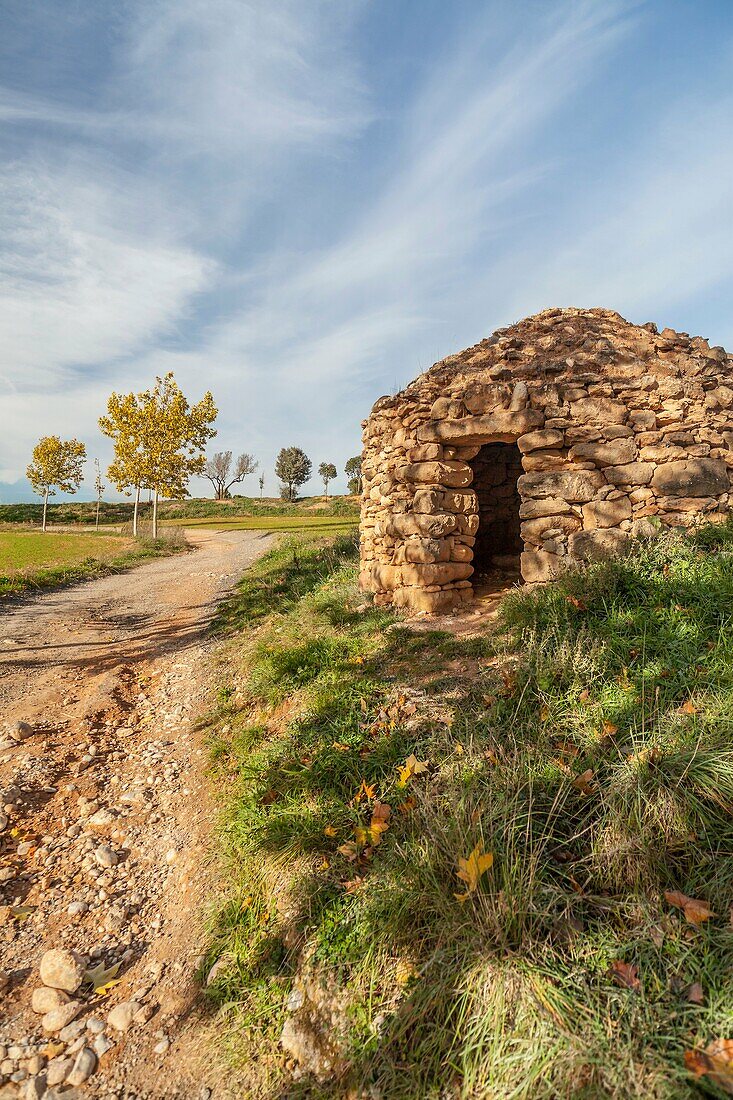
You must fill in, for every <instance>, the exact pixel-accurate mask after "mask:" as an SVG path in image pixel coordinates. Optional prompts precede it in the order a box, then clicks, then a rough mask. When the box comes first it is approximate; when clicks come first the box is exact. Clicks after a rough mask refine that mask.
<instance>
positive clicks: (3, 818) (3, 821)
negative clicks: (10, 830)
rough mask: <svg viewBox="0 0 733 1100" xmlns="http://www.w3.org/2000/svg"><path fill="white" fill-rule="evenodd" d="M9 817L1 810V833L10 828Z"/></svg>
mask: <svg viewBox="0 0 733 1100" xmlns="http://www.w3.org/2000/svg"><path fill="white" fill-rule="evenodd" d="M8 821H9V818H8V815H7V814H5V813H3V812H2V811H1V810H0V833H4V832H5V830H6V829H7V827H8Z"/></svg>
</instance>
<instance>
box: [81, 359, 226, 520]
mask: <svg viewBox="0 0 733 1100" xmlns="http://www.w3.org/2000/svg"><path fill="white" fill-rule="evenodd" d="M216 415H217V408H216V405H215V404H214V399H213V397H212V396H211V394H210V393H205V394H204V396H203V398H202V399H201V401H199V402H198V403H197V404H195V405H190V404H189V402H188V400H187V398H186V397H185V395H184V394H183V393H182V391H181V389H180V387H179V385H178V383H177V382H176V380H175V378H174V376H173V374H172V373H168V374H166V375H165V377H163V378H156V380H155V386H154V387H153V389H152V390H145V391H143V392H142V393H137V394H135V393H129V394H117V393H113V394H112V396H111V397H110V399H109V402H108V403H107V416H103V417H101V419H100V421H99V426H100V428H101V429H102V431H103V432H104V434H105V435H108V436H110V438H111V439H113V440H114V461H113V462H112V464H111V466H110V467H109V476H110V477H111V478H112V480H113V481H114V482H115V484H116V486H117V488H118V489H122V490H124V491H127V492H129V491H130V490H134V492H135V510H134V513H133V517H134V518H133V533H134V534H137V533H138V520H137V517H138V505H139V500H140V489H141V488H143V487H144V488H147V489H151V490H152V493H153V538H157V536H158V499H159V497H161V496H164V497H174V498H180V497H184V496H187V495H188V481H189V478H190V477H191V476H192V475H193V474H198V473H201V472H202V470H203V468H204V464H205V462H206V459H205V456H204V453H203V450H204V447H205V446H206V443H207V441H208V440H209V439H211V438H212V436H214V435H216V429H215V428H214V427H213V426H212V425H213V422H214V420H215V419H216Z"/></svg>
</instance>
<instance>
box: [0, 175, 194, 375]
mask: <svg viewBox="0 0 733 1100" xmlns="http://www.w3.org/2000/svg"><path fill="white" fill-rule="evenodd" d="M83 167H86V168H87V170H89V174H85V173H84V171H83ZM118 184H119V181H118V180H114V179H110V178H109V177H107V178H105V177H104V176H102V175H101V173H100V168H99V164H98V163H97V162H96V161H95V162H93V163H92V164H86V165H85V166H82V165H79V166H76V167H73V168H72V167H67V169H66V170H65V171H63V172H59V171H58V170H56V171H54V170H53V169H52V168H51V167H50V166H48V165H44V164H43V163H41V162H39V161H30V160H29V161H24V162H22V163H19V164H13V165H10V166H8V167H7V168H6V169H5V171H4V172H2V174H0V236H2V239H3V242H4V248H3V259H2V261H0V274H1V276H2V278H1V281H0V347H1V348H2V352H1V358H0V393H2V391H3V390H8V389H13V390H19V391H22V392H25V393H30V392H34V391H38V390H44V391H46V392H47V393H48V392H50V391H54V390H57V389H58V388H59V387H60V386H61V385H62V384H70V383H71V382H72V380H73V375H74V373H76V372H78V371H79V370H80V369H83V368H85V367H90V366H95V365H99V364H106V365H108V364H109V363H110V361H113V360H115V359H119V358H120V357H122V356H126V355H131V354H133V353H134V352H135V351H138V350H140V348H141V347H142V346H143V345H144V343H145V342H146V341H148V340H150V339H152V338H156V337H158V338H159V337H160V336H161V335H163V334H165V333H166V332H168V331H169V330H170V328H171V326H173V325H174V324H175V323H176V320H177V319H178V318H179V317H180V316H181V314H182V312H183V311H184V310H185V308H186V306H187V304H188V302H189V301H190V299H191V296H192V295H194V294H195V293H196V292H197V291H199V290H200V289H201V288H202V287H203V286H204V284H205V282H206V279H207V278H208V277H210V275H211V272H212V268H213V265H212V264H211V263H210V262H209V261H207V260H206V259H204V258H203V257H201V256H199V255H197V254H196V253H194V252H193V251H192V250H190V249H187V248H185V247H184V246H182V245H179V244H177V243H176V242H175V241H170V240H167V239H166V238H165V236H159V237H158V239H156V237H155V236H154V235H150V234H147V235H145V234H144V233H143V231H142V230H143V225H138V226H137V227H136V226H135V225H134V224H131V221H133V223H134V220H137V221H138V222H141V221H144V219H140V218H139V217H138V218H136V219H132V217H131V215H132V211H131V205H134V204H131V196H130V194H129V192H122V193H120V194H118V193H117V190H116V188H117V186H118Z"/></svg>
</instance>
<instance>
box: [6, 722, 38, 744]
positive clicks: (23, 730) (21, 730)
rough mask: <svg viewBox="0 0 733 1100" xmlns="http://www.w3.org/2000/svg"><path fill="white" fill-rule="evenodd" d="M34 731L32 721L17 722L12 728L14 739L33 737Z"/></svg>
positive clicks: (23, 739)
mask: <svg viewBox="0 0 733 1100" xmlns="http://www.w3.org/2000/svg"><path fill="white" fill-rule="evenodd" d="M33 733H34V730H33V726H32V725H31V724H30V722H16V723H15V725H14V726H12V727H11V730H10V736H11V737H12V739H13V741H25V740H27V738H29V737H32V736H33Z"/></svg>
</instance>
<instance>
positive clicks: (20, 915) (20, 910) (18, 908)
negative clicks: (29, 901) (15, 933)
mask: <svg viewBox="0 0 733 1100" xmlns="http://www.w3.org/2000/svg"><path fill="white" fill-rule="evenodd" d="M35 910H36V906H35V905H13V906H11V909H10V915H11V916H12V917H15V919H16V920H19V921H24V920H28V917H29V916H30V915H31V913H33V912H35Z"/></svg>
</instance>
